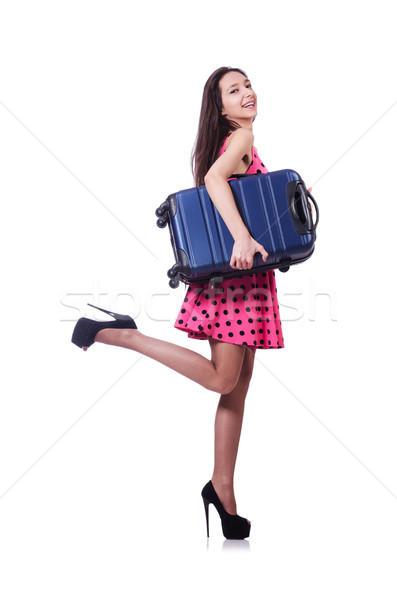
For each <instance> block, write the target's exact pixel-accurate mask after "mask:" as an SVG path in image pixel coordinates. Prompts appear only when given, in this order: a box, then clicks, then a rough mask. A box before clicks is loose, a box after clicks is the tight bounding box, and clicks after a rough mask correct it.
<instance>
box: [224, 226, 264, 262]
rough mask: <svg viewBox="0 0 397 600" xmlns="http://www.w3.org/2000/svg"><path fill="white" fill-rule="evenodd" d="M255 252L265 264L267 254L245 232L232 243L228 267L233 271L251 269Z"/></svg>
mask: <svg viewBox="0 0 397 600" xmlns="http://www.w3.org/2000/svg"><path fill="white" fill-rule="evenodd" d="M257 252H259V253H260V254H261V255H262V258H263V262H266V259H267V257H268V256H269V253H268V252H266V250H265V249H264V247H263V246H262V245H261V244H259V243H258V242H257V241H256V240H254V238H253V237H252V236H251V235H250V234H249V233H248V231H247V232H246V234H244V235H242V236H241V237H239V238H237V239H236V240H235V242H234V246H233V252H232V257H231V259H230V266H231V267H232V268H233V269H240V270H241V269H251V268H252V263H253V262H254V255H255V254H256V253H257Z"/></svg>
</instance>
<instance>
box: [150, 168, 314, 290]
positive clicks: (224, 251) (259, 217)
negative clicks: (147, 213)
mask: <svg viewBox="0 0 397 600" xmlns="http://www.w3.org/2000/svg"><path fill="white" fill-rule="evenodd" d="M231 177H232V178H233V179H231V180H229V185H230V187H231V189H232V192H233V196H234V199H235V202H236V205H237V208H238V210H239V212H240V215H241V217H242V219H243V221H244V223H245V225H246V227H247V229H248V231H249V232H250V234H251V235H252V237H253V238H254V239H255V240H256V241H257V242H259V243H260V244H262V246H264V248H265V249H266V251H267V252H268V253H269V256H268V257H267V260H266V262H263V259H262V256H261V255H260V254H259V253H257V254H255V256H254V262H253V265H252V268H251V269H249V270H237V269H233V268H232V267H230V265H229V262H230V258H231V255H232V249H233V245H234V241H233V237H232V235H231V234H230V232H229V230H228V228H227V227H226V225H225V223H224V221H223V219H222V217H221V216H220V214H219V212H218V210H217V209H216V207H215V205H214V204H213V202H212V201H211V198H210V197H209V195H208V192H207V190H206V187H205V186H204V185H203V186H200V187H195V188H190V189H187V190H181V191H180V192H177V193H175V194H171V195H170V196H168V198H167V200H166V201H165V202H163V203H162V204H161V205H160V206H159V207H158V209H157V210H156V216H157V217H158V220H157V225H158V226H159V227H165V226H166V225H167V224H168V225H169V231H170V237H171V244H172V248H173V250H174V256H175V260H176V263H175V264H174V265H173V266H172V267H171V268H170V269H169V270H168V277H169V278H170V281H169V284H170V286H171V287H172V288H176V287H177V286H178V285H179V281H183V282H185V283H188V284H190V283H202V282H205V281H208V280H211V279H214V280H216V281H217V282H218V281H222V279H223V278H230V277H241V276H242V275H246V274H251V273H256V272H261V271H267V270H270V269H280V271H287V270H288V269H289V267H290V265H294V264H296V263H300V262H302V261H304V260H307V259H308V258H309V257H310V256H311V255H312V253H313V251H314V242H315V239H316V227H317V224H318V219H319V211H318V206H317V203H316V201H315V199H314V198H313V196H312V195H311V194H310V193H309V192H308V191H307V189H306V186H305V183H304V181H303V180H302V178H301V177H300V175H299V174H298V173H297V172H296V171H293V170H291V169H283V170H280V171H273V172H270V173H258V174H256V175H245V176H244V175H243V176H241V175H232V176H231ZM308 197H310V199H311V200H312V201H313V203H314V206H315V208H316V221H315V223H314V222H313V219H312V215H311V209H310V204H309V201H308Z"/></svg>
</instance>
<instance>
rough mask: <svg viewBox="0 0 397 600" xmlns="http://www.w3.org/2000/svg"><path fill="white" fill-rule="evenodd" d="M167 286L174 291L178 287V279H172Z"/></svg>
mask: <svg viewBox="0 0 397 600" xmlns="http://www.w3.org/2000/svg"><path fill="white" fill-rule="evenodd" d="M169 284H170V287H171V288H172V289H173V290H175V289H176V288H177V287H178V286H179V278H178V277H173V278H172V279H170V281H169Z"/></svg>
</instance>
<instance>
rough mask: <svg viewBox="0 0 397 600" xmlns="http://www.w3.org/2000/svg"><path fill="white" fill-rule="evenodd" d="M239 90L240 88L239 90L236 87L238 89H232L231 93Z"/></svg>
mask: <svg viewBox="0 0 397 600" xmlns="http://www.w3.org/2000/svg"><path fill="white" fill-rule="evenodd" d="M237 91H238V90H237V88H236V89H234V90H232V91H231V92H230V93H231V94H234V92H237Z"/></svg>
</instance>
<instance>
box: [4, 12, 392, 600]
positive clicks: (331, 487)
mask: <svg viewBox="0 0 397 600" xmlns="http://www.w3.org/2000/svg"><path fill="white" fill-rule="evenodd" d="M0 56H1V62H0V128H1V129H0V130H1V133H0V152H1V157H0V160H1V162H0V165H1V166H0V171H1V177H0V194H1V206H2V208H1V217H2V218H1V236H0V243H1V256H2V260H1V281H2V293H1V297H0V300H1V308H2V320H1V345H2V350H3V352H2V356H3V358H2V367H3V369H2V371H3V375H2V379H1V386H2V393H1V415H0V444H1V447H0V452H1V469H0V519H1V523H0V531H1V534H0V564H1V571H2V574H1V578H0V591H1V597H2V598H4V599H7V600H14V599H17V598H18V599H20V598H33V597H37V598H41V600H44V599H47V598H48V599H54V598H57V599H58V600H61V599H64V598H65V599H66V598H67V599H72V598H73V599H74V600H75V599H84V600H86V599H91V598H92V599H94V598H95V600H98V599H102V598H106V599H107V598H117V599H119V600H123V599H127V598H132V597H139V598H142V599H146V598H154V597H163V594H165V593H169V594H170V595H171V594H172V596H173V597H174V598H201V597H203V595H205V596H206V597H207V598H214V599H216V598H219V597H223V598H242V597H247V598H265V597H266V598H271V599H275V600H278V599H283V598H305V600H308V599H316V600H317V599H318V598H321V599H322V600H325V599H328V598H332V599H333V598H338V600H340V599H349V600H350V599H351V598H363V597H365V598H382V600H388V599H389V598H390V599H391V598H395V597H396V593H397V583H396V581H395V577H394V575H395V564H396V559H397V548H396V545H397V543H396V540H397V531H396V529H397V518H396V508H397V477H396V473H397V470H396V465H395V457H396V450H397V442H396V433H395V430H396V427H395V423H396V417H397V410H396V405H395V402H396V395H395V386H394V380H395V339H396V320H395V298H396V297H395V291H394V279H395V263H394V256H395V238H396V235H395V216H396V210H395V206H396V185H395V180H394V179H395V160H396V143H395V139H396V123H397V116H396V115H397V85H396V78H395V56H396V41H395V19H394V16H393V12H392V3H391V2H387V1H385V0H380V1H378V2H376V3H372V2H371V3H370V2H366V1H365V0H364V1H363V0H361V1H360V2H358V1H357V2H356V1H353V2H346V0H345V1H343V2H342V1H339V0H337V1H335V2H333V3H321V2H314V1H308V0H302V1H300V2H292V1H289V2H277V3H276V2H268V1H263V0H262V1H259V0H253V1H251V2H249V3H248V2H235V1H234V0H229V1H228V2H216V1H211V2H209V1H207V0H205V1H201V2H200V3H199V2H197V3H195V4H192V5H190V4H188V3H186V2H178V1H174V0H170V1H168V2H161V3H160V2H156V1H154V2H140V3H135V2H127V1H124V2H123V1H119V0H116V1H113V2H104V1H95V2H94V1H93V0H91V1H89V0H79V1H78V2H77V1H75V0H72V1H71V0H68V2H66V1H65V2H59V1H51V2H50V1H47V2H44V1H42V0H39V1H36V2H27V1H25V2H24V1H20V0H13V2H1V12H0ZM223 65H229V66H238V67H241V68H243V69H244V70H246V71H247V72H248V75H249V77H250V78H251V80H252V83H253V86H254V89H255V91H256V92H257V94H258V107H259V116H258V117H257V120H256V121H255V145H256V146H257V148H258V150H259V153H260V156H261V158H262V159H263V160H264V162H265V164H266V166H267V167H268V168H269V169H270V170H276V169H281V168H293V169H295V170H297V171H298V172H299V173H300V174H301V175H302V176H303V178H304V179H305V182H306V184H307V186H310V185H312V186H313V195H314V196H315V198H316V199H317V202H318V204H319V206H320V224H319V227H318V238H317V243H316V250H315V253H314V255H313V257H312V258H311V259H310V260H309V261H307V262H305V263H304V264H302V265H299V266H296V267H293V268H291V269H290V271H289V272H288V273H286V274H283V273H279V272H276V278H277V284H278V293H279V301H280V309H281V317H282V320H283V331H284V338H285V349H284V350H280V351H277V352H272V351H265V350H264V351H262V352H261V351H258V352H257V361H256V366H255V372H254V376H253V380H252V383H251V388H250V392H249V396H248V399H247V408H246V415H245V422H244V430H243V434H242V438H241V445H240V451H239V457H238V463H237V470H236V478H235V488H236V496H237V500H238V509H239V512H240V514H242V515H244V516H247V517H248V518H250V520H251V521H252V533H251V536H250V538H249V539H248V540H246V541H245V542H241V543H235V542H225V541H224V538H223V536H222V534H221V529H220V523H219V519H218V517H217V515H216V513H215V511H214V510H212V511H211V509H212V507H210V533H211V537H210V539H209V543H208V545H207V538H206V532H205V518H204V510H203V506H202V501H201V496H200V491H201V488H202V486H203V485H204V484H205V483H206V482H207V481H208V479H209V478H210V475H211V471H212V444H213V418H214V414H215V408H216V404H217V396H216V394H214V393H211V392H209V391H206V390H205V389H204V388H201V387H200V386H198V385H197V384H194V383H193V382H191V381H190V380H188V379H186V378H183V377H181V376H179V375H177V374H175V373H174V372H173V371H170V370H168V369H167V368H165V367H163V366H162V365H160V364H158V363H155V362H153V361H151V360H150V359H148V358H143V357H140V355H138V354H135V353H133V352H129V351H127V350H123V349H119V348H113V347H108V346H101V345H100V344H97V345H94V346H93V347H92V348H90V350H89V351H88V352H87V353H83V352H82V351H81V350H79V349H78V348H77V347H76V346H74V345H72V344H71V343H70V337H71V333H72V330H73V326H74V323H75V321H76V319H77V318H78V317H79V316H83V315H85V314H86V315H87V316H91V315H92V316H94V314H93V313H91V311H90V310H87V308H88V307H86V303H87V302H93V303H94V304H98V303H99V304H100V305H101V306H103V307H104V308H110V309H112V310H115V311H118V312H128V313H129V314H131V315H132V316H133V317H137V323H138V327H139V328H140V329H141V331H142V332H144V333H148V334H149V335H153V336H158V337H160V338H162V339H167V340H169V341H172V342H174V343H177V344H181V345H184V346H185V347H189V348H192V349H193V350H196V351H198V352H201V353H203V354H205V355H206V356H209V352H208V347H207V346H208V344H207V343H206V342H199V341H194V340H188V339H187V336H186V335H185V334H183V333H182V332H180V331H177V330H176V329H174V327H173V323H174V320H175V317H176V314H177V311H178V310H179V306H180V304H181V302H182V299H183V292H184V286H183V285H181V286H180V287H179V288H178V290H171V289H170V288H169V286H168V278H167V275H166V271H167V269H168V268H169V267H170V266H171V264H172V263H173V256H172V251H171V246H170V243H169V236H168V232H167V230H160V229H158V228H157V227H156V217H155V215H154V211H155V209H156V208H157V206H158V205H159V204H160V203H161V202H162V201H163V200H164V199H165V198H166V197H167V196H168V194H170V193H172V192H175V191H177V190H178V189H183V188H187V187H191V186H192V176H191V173H190V167H189V159H190V151H191V148H192V144H193V141H194V137H195V135H196V130H197V123H198V115H199V109H200V102H201V95H202V89H203V86H204V83H205V81H206V79H207V77H208V76H209V75H210V74H211V73H212V72H213V71H214V70H215V69H216V68H218V67H219V66H223ZM95 317H96V318H98V317H99V315H98V313H96V314H95Z"/></svg>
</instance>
